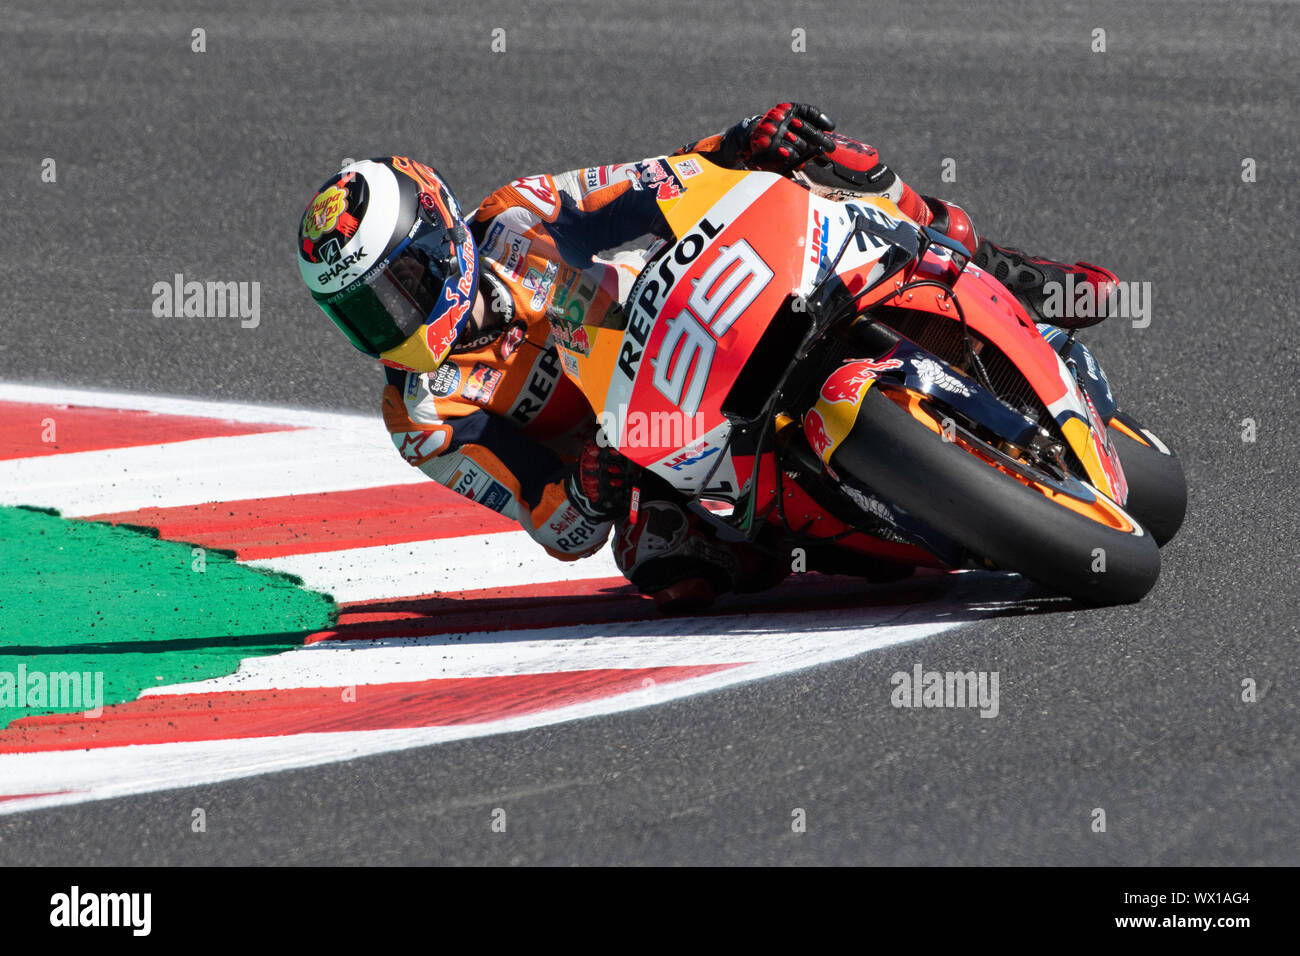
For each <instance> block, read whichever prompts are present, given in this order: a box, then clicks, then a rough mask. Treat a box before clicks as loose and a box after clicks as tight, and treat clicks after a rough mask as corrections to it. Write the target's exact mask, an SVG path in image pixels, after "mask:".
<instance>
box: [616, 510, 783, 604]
mask: <svg viewBox="0 0 1300 956" xmlns="http://www.w3.org/2000/svg"><path fill="white" fill-rule="evenodd" d="M614 535H615V537H614V562H615V564H617V565H618V568H619V570H620V571H622V572H623V575H624V577H626V578H627V579H628V580H629V581H631V582H632V584H633V585H634V586H635V587H636V588H637V589H638V590H640V591H641V593H642V594H648V595H649V596H650V597H652V598H653V599H654V602H655V604H656V605H657V606H658V608H659V610H661V611H663V612H665V613H669V614H681V613H684V612H688V611H699V610H703V609H704V608H706V607H708V606H709V605H710V604H712V603H713V601H714V599H715V598H717V597H718V596H719V595H722V594H726V593H727V592H730V591H737V592H746V593H748V592H753V591H762V590H766V589H767V588H770V587H775V586H776V585H777V584H779V583H780V582H781V581H782V580H784V578H785V577H786V575H788V574H789V573H790V569H789V567H787V566H786V563H785V562H778V561H775V560H772V559H769V558H768V556H767V555H765V554H764V553H762V552H760V551H759V550H758V549H756V548H752V547H749V546H746V545H744V544H741V543H738V542H727V541H719V540H718V539H717V538H715V537H714V536H713V535H711V534H709V533H707V531H706V530H705V528H704V527H702V526H701V522H700V521H699V520H698V519H697V518H696V517H695V516H694V515H691V514H689V513H687V512H686V511H685V510H684V509H683V508H681V507H679V506H678V505H676V504H674V503H672V502H669V501H648V502H647V501H643V502H642V503H641V505H640V507H639V508H638V510H637V514H636V518H635V520H632V521H626V520H625V521H621V522H619V524H618V525H616V526H615V531H614Z"/></svg>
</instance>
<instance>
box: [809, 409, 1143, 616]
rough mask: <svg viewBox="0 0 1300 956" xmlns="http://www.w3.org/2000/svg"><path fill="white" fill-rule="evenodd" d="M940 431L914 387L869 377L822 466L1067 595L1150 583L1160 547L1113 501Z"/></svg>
mask: <svg viewBox="0 0 1300 956" xmlns="http://www.w3.org/2000/svg"><path fill="white" fill-rule="evenodd" d="M944 434H945V433H944V428H943V420H942V418H941V416H940V414H939V413H938V411H937V410H935V409H933V408H931V407H930V405H929V404H928V402H927V400H926V397H925V396H924V395H920V394H919V393H915V392H910V391H908V390H906V389H902V388H897V387H892V386H880V385H877V386H876V387H874V388H871V389H870V390H868V392H867V393H866V395H865V396H864V397H863V401H862V406H861V408H860V410H859V413H858V417H857V419H856V421H855V423H854V426H853V430H852V431H851V432H850V434H849V435H848V437H847V438H846V439H845V440H844V442H843V443H841V445H840V446H839V447H838V448H837V449H836V450H835V453H834V455H833V456H832V458H831V466H832V467H833V468H835V469H836V470H842V471H845V472H847V473H848V474H850V475H852V476H853V477H854V478H856V479H857V480H859V481H861V482H863V483H864V484H866V485H867V486H869V487H871V488H872V489H874V490H875V491H877V492H878V493H879V494H881V495H883V496H884V497H885V498H887V499H889V500H891V501H892V502H894V503H895V504H896V505H898V506H899V507H901V508H902V509H903V510H905V511H907V512H909V513H910V514H912V515H914V516H915V517H917V518H919V519H921V520H922V521H924V522H926V523H927V524H929V525H931V526H932V527H934V528H935V529H936V530H938V531H939V532H941V533H943V534H945V535H947V536H948V537H950V538H951V539H953V540H954V541H956V542H957V543H958V544H960V545H962V546H963V547H964V548H966V549H967V550H968V551H970V552H972V553H973V554H975V555H978V556H980V557H982V558H985V559H987V560H988V561H990V562H992V563H993V564H994V565H995V566H996V567H998V568H1000V569H1002V570H1006V571H1016V572H1018V573H1020V574H1022V575H1023V576H1025V577H1026V578H1029V579H1030V580H1032V581H1035V582H1037V583H1038V584H1041V585H1043V586H1044V587H1046V588H1048V589H1050V590H1052V591H1056V592H1058V593H1061V594H1065V595H1068V596H1069V597H1072V598H1075V599H1076V600H1079V601H1083V602H1085V603H1088V604H1097V605H1104V604H1127V603H1131V602H1134V601H1138V600H1141V599H1142V597H1143V596H1145V595H1146V594H1147V592H1148V591H1150V590H1151V588H1152V587H1154V586H1155V583H1156V578H1157V577H1159V575H1160V549H1159V548H1158V547H1157V544H1156V541H1155V539H1154V538H1153V537H1152V535H1151V533H1150V532H1148V531H1147V530H1146V529H1145V528H1144V527H1143V526H1142V525H1141V524H1140V523H1139V522H1138V521H1137V520H1136V519H1135V518H1134V517H1132V516H1131V515H1130V514H1129V513H1128V512H1127V511H1125V510H1124V509H1123V508H1120V507H1119V506H1118V505H1117V504H1115V503H1114V502H1113V501H1111V500H1110V499H1109V498H1107V497H1105V496H1104V495H1101V494H1098V493H1096V491H1095V490H1094V489H1092V488H1091V486H1089V485H1084V484H1083V483H1081V482H1078V481H1068V482H1061V481H1055V480H1053V479H1052V477H1051V476H1050V475H1048V474H1046V473H1044V472H1042V471H1041V470H1038V471H1035V469H1034V468H1032V467H1031V466H1028V465H1026V464H1024V463H1023V462H1016V461H1013V460H1011V459H1009V458H1007V457H1006V456H1005V455H1002V454H1000V453H999V452H998V451H997V450H996V449H993V448H991V447H990V446H988V445H985V444H984V443H983V442H981V441H979V440H978V439H975V438H974V437H973V436H969V435H966V434H963V435H959V436H957V437H956V439H955V440H947V439H946V438H945V437H944ZM949 434H950V435H951V431H950V432H949Z"/></svg>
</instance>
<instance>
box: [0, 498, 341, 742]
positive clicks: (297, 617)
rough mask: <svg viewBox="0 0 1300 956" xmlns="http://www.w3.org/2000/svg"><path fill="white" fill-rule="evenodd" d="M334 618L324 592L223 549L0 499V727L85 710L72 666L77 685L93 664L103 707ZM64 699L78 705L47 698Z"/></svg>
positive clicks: (89, 681)
mask: <svg viewBox="0 0 1300 956" xmlns="http://www.w3.org/2000/svg"><path fill="white" fill-rule="evenodd" d="M337 619H338V609H337V607H336V606H335V604H334V601H333V599H332V598H330V597H328V596H326V595H324V594H318V593H316V592H314V591H308V590H305V589H304V588H303V587H301V582H300V581H298V580H297V579H296V578H293V577H292V576H290V575H285V574H275V573H272V572H268V571H260V570H257V569H254V568H250V567H246V566H244V565H240V564H238V563H236V562H235V560H234V558H233V557H232V556H231V555H230V554H229V553H228V552H220V551H211V550H206V551H202V552H196V551H195V550H194V548H193V547H192V546H191V545H188V544H182V543H179V542H174V541H161V540H159V539H158V538H157V537H156V536H155V535H154V534H153V533H151V532H150V531H148V530H147V529H138V528H126V527H121V526H118V527H114V526H112V525H105V524H96V523H94V522H89V521H71V520H67V519H64V518H61V517H59V516H58V515H56V514H53V513H48V512H42V511H35V510H28V509H25V508H0V728H3V727H7V726H8V725H9V724H10V723H11V722H12V721H14V720H16V719H18V718H20V717H26V716H30V715H32V714H47V713H73V712H81V711H82V710H85V709H86V707H85V703H86V701H85V700H81V701H73V698H72V692H73V684H74V681H73V679H72V678H70V677H69V676H68V675H70V674H74V673H75V674H78V675H81V676H79V677H78V678H77V680H76V681H75V683H76V684H77V685H78V686H79V687H80V686H84V693H85V694H86V695H93V694H94V682H95V680H96V679H97V678H96V677H95V675H99V674H102V675H103V676H102V682H103V683H102V687H103V701H102V703H103V705H104V706H108V705H109V704H115V703H121V702H123V701H128V700H133V699H135V697H136V696H137V695H138V694H139V693H140V691H142V690H144V689H145V688H148V687H160V686H162V685H164V684H175V683H181V682H187V681H198V680H206V679H208V678H210V677H221V676H224V675H227V674H233V673H234V672H235V670H236V669H237V668H238V666H239V662H240V661H241V660H243V659H244V658H245V657H256V656H260V655H266V654H277V653H279V652H280V651H284V650H288V649H289V648H291V647H296V646H298V645H299V644H301V643H302V639H303V637H304V636H305V635H307V634H309V633H311V632H312V631H318V630H321V629H322V628H326V627H329V626H331V625H332V624H334V623H335V621H337ZM86 675H89V676H86ZM20 677H21V678H22V679H23V684H22V685H20V684H19V678H20ZM41 693H44V694H45V699H44V700H43V701H42V699H41V697H40V694H41ZM55 695H58V696H57V697H56V696H55ZM69 701H73V702H74V703H76V704H77V706H50V705H51V704H58V703H61V702H62V703H64V704H66V703H68V702H69ZM41 704H44V706H41ZM24 705H25V706H24Z"/></svg>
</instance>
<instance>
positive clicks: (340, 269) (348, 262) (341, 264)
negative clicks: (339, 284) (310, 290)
mask: <svg viewBox="0 0 1300 956" xmlns="http://www.w3.org/2000/svg"><path fill="white" fill-rule="evenodd" d="M365 255H366V250H365V249H364V248H358V249H357V251H356V252H349V253H348V254H347V255H346V256H344V257H343V258H342V259H340V260H339V261H338V262H336V263H334V265H333V266H331V267H330V268H328V269H326V270H325V271H324V272H322V273H320V274H319V275H317V276H316V281H317V282H329V281H330V279H333V278H334V277H335V276H339V275H342V274H343V273H344V272H346V271H347V270H348V269H349V268H351V267H352V266H353V265H355V264H356V263H358V262H360V261H361V260H362V259H363V258H364V257H365Z"/></svg>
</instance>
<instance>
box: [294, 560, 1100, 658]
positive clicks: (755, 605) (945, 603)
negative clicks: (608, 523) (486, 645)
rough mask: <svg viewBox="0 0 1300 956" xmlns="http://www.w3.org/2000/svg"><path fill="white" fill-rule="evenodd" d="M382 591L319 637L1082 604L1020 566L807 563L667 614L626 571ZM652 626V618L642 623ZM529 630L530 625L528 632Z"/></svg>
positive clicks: (914, 619)
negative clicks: (877, 568)
mask: <svg viewBox="0 0 1300 956" xmlns="http://www.w3.org/2000/svg"><path fill="white" fill-rule="evenodd" d="M472 594H473V596H470V595H468V594H464V595H462V594H461V593H449V594H441V593H435V594H429V595H424V596H421V597H416V598H402V599H400V600H379V601H371V602H366V603H365V604H364V605H353V606H351V607H348V608H345V609H343V610H342V612H341V614H340V617H339V622H338V624H337V625H336V626H335V627H333V628H331V629H330V630H328V631H323V632H320V633H318V634H316V635H314V636H313V638H312V639H311V640H310V641H309V643H317V642H319V641H380V642H383V641H388V640H408V639H411V638H425V639H429V638H442V639H443V640H445V641H448V642H450V641H458V640H466V639H469V640H472V641H473V642H475V643H479V642H488V641H503V642H504V641H513V640H524V639H527V640H546V639H548V638H553V639H566V638H572V637H574V636H575V631H574V629H575V628H582V629H583V630H584V631H590V630H591V629H593V628H595V629H597V630H609V629H610V628H612V627H614V626H617V625H621V624H630V623H633V622H645V623H646V624H647V625H648V626H649V630H654V629H655V628H654V622H661V623H662V624H663V625H664V628H665V629H666V630H667V631H671V632H674V633H681V632H682V631H683V630H688V631H689V630H691V629H692V628H690V627H689V626H688V625H686V624H685V622H686V621H688V620H698V621H700V625H699V628H700V630H707V631H709V632H713V633H717V632H719V631H725V630H727V627H728V624H729V623H733V626H734V627H735V628H736V629H737V630H738V631H743V632H746V633H754V632H755V631H756V630H757V631H763V632H768V633H771V632H776V631H780V630H781V629H787V630H789V631H791V632H792V633H794V632H807V631H815V630H821V629H836V628H843V627H845V626H848V625H851V624H853V623H855V622H860V623H861V624H862V625H864V626H871V625H876V624H890V625H896V624H920V625H924V624H931V625H955V624H960V623H965V622H968V621H976V620H984V619H987V618H990V617H1023V616H1027V615H1035V614H1053V613H1061V612H1071V611H1076V610H1079V609H1081V608H1082V607H1083V605H1080V604H1078V603H1077V602H1075V601H1073V600H1071V599H1069V598H1066V597H1061V596H1058V595H1053V594H1050V593H1049V592H1046V591H1044V590H1043V589H1041V588H1039V587H1038V586H1037V585H1034V584H1032V583H1031V582H1029V581H1026V580H1025V579H1024V578H1021V577H1020V576H1019V575H1015V574H1006V573H1000V572H990V571H962V572H937V571H928V570H922V571H920V572H918V573H917V574H916V575H914V576H913V577H911V578H905V579H903V580H899V581H892V582H888V583H872V582H869V581H866V580H863V579H862V578H854V577H847V576H842V575H824V574H818V573H806V574H800V575H792V576H791V577H789V578H787V579H786V580H785V581H783V582H782V583H781V584H779V585H777V586H776V587H773V588H770V589H768V590H765V591H759V592H753V593H743V594H727V595H723V596H722V597H720V598H719V599H718V600H717V601H716V602H715V603H714V604H713V605H712V606H711V607H709V608H707V609H705V610H696V611H692V612H690V613H687V614H680V615H665V614H664V613H662V612H661V611H659V609H658V608H656V607H655V604H654V601H653V600H651V599H650V598H649V597H647V596H645V595H643V594H640V593H639V592H638V591H637V590H636V589H635V588H633V587H632V586H631V585H630V584H627V583H626V582H625V581H623V580H622V579H621V578H602V579H598V580H588V581H576V582H557V583H555V584H551V585H542V586H535V587H525V588H500V589H495V590H491V589H489V590H480V591H475V592H472ZM637 630H638V631H642V632H644V631H646V630H647V628H645V627H642V628H638V629H637ZM525 632H526V633H525Z"/></svg>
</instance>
